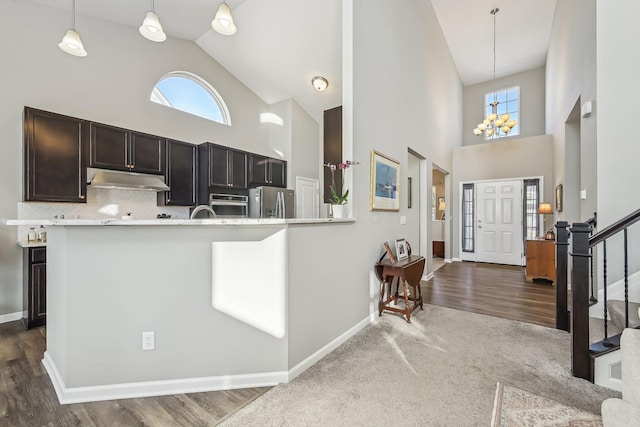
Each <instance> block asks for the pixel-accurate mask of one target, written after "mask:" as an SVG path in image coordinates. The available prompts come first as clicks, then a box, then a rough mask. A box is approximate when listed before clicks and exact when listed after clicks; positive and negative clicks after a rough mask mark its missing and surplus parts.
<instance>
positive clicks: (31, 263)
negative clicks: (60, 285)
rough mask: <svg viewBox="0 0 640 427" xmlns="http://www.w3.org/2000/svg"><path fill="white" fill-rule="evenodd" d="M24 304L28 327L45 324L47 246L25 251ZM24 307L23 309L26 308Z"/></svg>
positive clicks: (25, 324)
mask: <svg viewBox="0 0 640 427" xmlns="http://www.w3.org/2000/svg"><path fill="white" fill-rule="evenodd" d="M23 281H24V290H23V304H24V306H23V307H24V308H26V311H27V317H23V318H22V322H23V323H24V326H25V327H26V328H27V329H31V328H37V327H38V326H44V325H45V324H46V321H47V248H46V247H33V248H26V249H25V251H24V275H23ZM24 308H23V310H24Z"/></svg>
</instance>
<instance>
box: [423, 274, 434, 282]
mask: <svg viewBox="0 0 640 427" xmlns="http://www.w3.org/2000/svg"><path fill="white" fill-rule="evenodd" d="M431 279H433V271H432V272H431V273H429V274H427V275H426V276H422V278H421V279H420V281H422V282H428V281H429V280H431Z"/></svg>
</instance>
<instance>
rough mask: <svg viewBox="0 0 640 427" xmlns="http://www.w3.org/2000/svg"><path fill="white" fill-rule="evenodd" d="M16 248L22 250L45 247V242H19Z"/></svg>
mask: <svg viewBox="0 0 640 427" xmlns="http://www.w3.org/2000/svg"><path fill="white" fill-rule="evenodd" d="M18 246H21V247H23V248H42V247H45V246H47V242H27V241H26V240H19V241H18Z"/></svg>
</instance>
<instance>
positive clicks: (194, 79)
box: [150, 71, 231, 126]
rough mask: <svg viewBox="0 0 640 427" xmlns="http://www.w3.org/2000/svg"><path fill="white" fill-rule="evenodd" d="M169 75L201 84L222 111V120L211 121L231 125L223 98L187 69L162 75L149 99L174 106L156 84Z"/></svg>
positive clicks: (169, 76)
mask: <svg viewBox="0 0 640 427" xmlns="http://www.w3.org/2000/svg"><path fill="white" fill-rule="evenodd" d="M171 77H183V78H186V79H189V80H191V81H192V82H194V83H196V84H198V85H200V86H202V88H204V89H205V90H206V91H207V92H208V93H209V95H211V97H212V98H213V100H214V102H215V103H216V104H217V105H218V108H220V112H221V113H222V122H218V121H217V120H211V121H213V122H216V123H222V124H223V125H227V126H231V114H230V113H229V108H227V104H226V103H225V102H224V99H222V96H220V94H219V93H218V91H217V90H216V89H215V88H214V87H213V86H211V84H210V83H209V82H208V81H206V80H205V79H203V78H202V77H200V76H198V75H196V74H194V73H190V72H189V71H172V72H170V73H167V74H165V75H164V76H162V77H161V78H160V79H159V80H158V82H157V83H156V84H155V85H154V86H153V90H152V91H151V98H150V99H153V98H156V99H157V100H158V101H159V103H160V104H162V105H165V106H167V107H171V108H174V107H173V105H171V103H170V102H169V101H168V100H167V99H166V98H165V97H164V95H162V93H161V92H160V91H159V90H158V84H159V83H160V82H162V81H163V80H166V79H168V78H171ZM152 102H156V101H152ZM178 111H182V110H178ZM183 112H184V113H187V114H191V113H188V112H186V111H183ZM198 117H200V116H198Z"/></svg>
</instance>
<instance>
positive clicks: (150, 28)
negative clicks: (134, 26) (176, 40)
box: [138, 0, 167, 42]
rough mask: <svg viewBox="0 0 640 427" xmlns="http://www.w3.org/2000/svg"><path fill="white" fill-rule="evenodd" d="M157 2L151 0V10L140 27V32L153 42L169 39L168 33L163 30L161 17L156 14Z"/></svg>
mask: <svg viewBox="0 0 640 427" xmlns="http://www.w3.org/2000/svg"><path fill="white" fill-rule="evenodd" d="M155 11H156V2H155V0H151V10H150V11H149V12H147V14H146V16H145V17H144V21H142V25H141V26H140V28H139V29H138V31H140V34H142V36H143V37H144V38H146V39H148V40H151V41H152V42H163V41H165V40H166V39H167V35H166V34H165V33H164V31H162V25H161V24H160V18H159V17H158V15H156V12H155Z"/></svg>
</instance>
